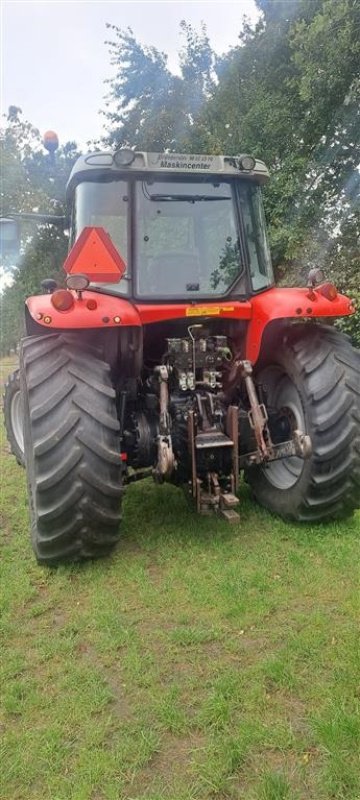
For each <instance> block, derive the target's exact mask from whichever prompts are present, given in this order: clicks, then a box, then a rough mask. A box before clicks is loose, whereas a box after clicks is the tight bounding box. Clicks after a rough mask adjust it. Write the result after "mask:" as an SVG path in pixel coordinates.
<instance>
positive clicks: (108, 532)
mask: <svg viewBox="0 0 360 800" xmlns="http://www.w3.org/2000/svg"><path fill="white" fill-rule="evenodd" d="M268 178H269V173H268V170H267V168H266V166H265V164H264V163H263V162H262V161H260V160H258V159H255V158H253V157H252V156H251V155H247V154H243V155H239V156H229V157H228V156H224V155H194V154H174V153H160V154H159V153H150V152H149V153H147V152H140V151H135V150H131V149H127V148H119V149H117V150H115V151H113V152H96V153H90V154H88V155H85V156H82V157H80V158H79V159H78V161H77V162H76V164H75V166H74V167H73V170H72V172H71V175H70V178H69V181H68V186H67V204H68V212H69V217H68V219H69V229H70V248H69V254H68V257H67V259H66V261H65V264H64V270H65V273H66V279H65V283H64V286H66V288H61V287H59V286H58V285H57V284H56V283H55V282H54V281H53V280H51V279H49V280H46V281H44V282H43V293H42V294H39V295H36V296H33V297H29V298H28V299H27V300H26V304H25V329H26V336H25V337H24V338H23V339H22V342H21V352H20V367H19V374H17V373H15V374H14V375H13V376H11V377H10V380H9V382H8V385H7V389H6V395H5V421H6V428H7V433H8V438H9V441H10V444H11V446H12V449H13V451H14V453H15V455H16V456H17V458H18V460H19V461H20V462H22V461H23V462H24V463H25V466H26V473H27V484H28V494H29V512H30V526H31V539H32V546H33V549H34V552H35V556H36V558H37V560H38V562H40V563H43V564H48V565H57V564H59V563H63V562H71V561H78V560H81V559H86V558H96V557H100V556H104V555H107V554H109V553H110V552H111V551H112V550H113V548H114V547H115V546H116V544H117V543H118V541H119V539H120V536H121V533H120V522H121V505H122V499H123V494H124V490H125V488H126V486H127V485H128V484H130V483H132V482H134V481H138V480H140V479H142V478H147V477H149V476H152V477H153V479H154V480H155V481H156V482H157V483H158V484H163V483H172V484H175V485H177V486H182V487H184V488H185V490H186V493H187V494H188V496H189V498H190V501H191V502H192V503H193V506H194V510H196V511H197V512H198V513H202V514H207V515H213V514H216V515H218V516H220V517H222V518H223V519H225V520H228V521H229V522H232V523H235V524H237V523H239V520H240V515H239V509H240V506H239V498H238V488H239V479H240V475H241V474H242V475H243V477H244V479H245V481H246V482H247V484H248V485H249V487H250V489H251V492H252V495H253V496H254V498H255V499H256V500H257V501H258V502H259V503H260V504H261V505H262V506H264V507H265V508H267V509H268V510H269V511H270V512H272V513H274V514H277V515H280V516H281V517H283V518H285V519H288V520H294V521H299V522H301V521H304V522H307V523H309V524H313V523H318V522H325V521H327V520H336V519H342V518H345V517H347V516H349V515H351V514H352V513H353V511H354V510H355V509H356V508H358V507H359V505H360V359H359V354H358V352H357V351H355V349H354V348H353V347H352V346H351V343H350V340H349V339H348V338H347V337H345V336H344V335H343V334H341V333H340V332H339V331H338V330H337V329H336V327H334V325H333V322H334V320H335V319H336V318H338V317H343V316H346V315H350V314H352V313H354V311H355V308H354V304H353V302H352V301H351V299H349V298H348V297H346V296H344V295H343V294H340V293H339V292H338V291H337V288H336V286H335V285H334V284H333V283H331V282H329V281H327V280H326V279H325V276H324V274H323V273H322V271H320V270H319V269H317V268H312V269H311V270H310V272H309V276H308V280H307V283H306V285H304V286H302V287H299V288H280V287H277V286H276V285H275V282H274V274H273V269H272V263H271V257H270V251H269V245H268V240H267V231H266V223H265V216H264V210H263V204H262V185H263V184H264V183H265V182H266V181H267V180H268ZM6 222H7V224H8V225H9V220H7V221H6ZM139 514H141V511H139Z"/></svg>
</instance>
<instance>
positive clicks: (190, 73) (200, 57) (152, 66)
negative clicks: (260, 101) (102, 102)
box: [104, 21, 217, 151]
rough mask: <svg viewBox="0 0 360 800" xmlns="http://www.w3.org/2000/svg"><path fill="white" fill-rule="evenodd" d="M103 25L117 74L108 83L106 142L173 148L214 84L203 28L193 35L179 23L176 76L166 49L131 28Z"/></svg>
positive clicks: (211, 57) (187, 130)
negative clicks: (141, 40) (181, 39)
mask: <svg viewBox="0 0 360 800" xmlns="http://www.w3.org/2000/svg"><path fill="white" fill-rule="evenodd" d="M108 28H109V29H110V30H111V31H112V32H113V37H114V38H113V40H112V41H109V42H107V44H108V45H109V47H110V54H111V63H112V65H113V66H115V69H116V74H115V77H114V78H112V79H110V80H108V81H107V83H108V84H109V87H110V91H109V95H108V97H107V100H106V108H107V110H106V111H105V112H104V114H105V117H106V119H107V122H108V128H109V132H108V134H107V136H106V137H105V139H104V142H105V144H108V145H110V146H118V145H120V144H121V145H125V146H131V147H136V148H137V149H143V150H155V151H162V150H170V151H171V150H172V151H176V150H177V149H178V148H179V146H180V143H181V142H183V141H185V140H186V139H187V138H188V136H189V133H190V131H191V128H192V126H193V124H194V121H195V119H196V117H197V115H198V114H199V112H200V110H201V109H202V107H203V105H204V102H206V100H207V98H208V97H209V96H210V93H211V91H212V89H213V87H214V76H215V69H216V64H217V60H216V57H215V54H214V53H213V51H212V50H211V47H210V43H209V39H208V36H207V34H206V29H205V26H204V25H203V26H202V28H201V32H200V33H197V32H196V31H195V30H194V29H193V28H192V26H191V25H188V24H187V23H186V22H184V21H182V22H181V24H180V31H181V34H182V36H183V37H184V39H185V42H184V45H183V47H182V49H181V52H180V54H179V55H180V71H181V74H180V76H177V75H173V74H172V73H171V72H170V70H169V68H168V66H167V56H166V55H165V53H161V52H159V51H158V50H157V49H156V48H154V47H143V46H142V45H141V44H139V42H137V40H136V39H135V37H134V35H133V32H132V31H131V29H130V28H128V29H127V30H126V31H122V30H121V29H120V28H118V27H117V26H116V25H108Z"/></svg>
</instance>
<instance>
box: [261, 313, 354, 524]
mask: <svg viewBox="0 0 360 800" xmlns="http://www.w3.org/2000/svg"><path fill="white" fill-rule="evenodd" d="M276 375H277V376H278V381H276V379H275V378H276ZM269 377H270V382H271V380H272V382H273V388H272V389H271V390H270V394H272V397H268V402H269V404H271V400H275V401H276V400H278V402H279V404H280V406H282V405H283V402H284V399H285V404H287V402H286V398H287V397H288V398H289V400H288V404H289V405H290V406H291V405H292V406H295V405H296V398H298V405H299V407H298V409H295V415H296V416H298V420H297V421H298V423H299V417H300V422H301V421H302V422H303V425H304V427H305V432H306V433H308V434H310V436H311V440H312V447H313V452H312V456H311V458H310V459H309V460H308V461H304V462H301V461H300V459H294V458H292V459H287V460H285V463H284V464H283V465H282V466H281V462H273V463H272V464H269V465H268V466H261V467H257V466H256V467H251V468H249V469H248V470H247V474H246V479H247V481H248V483H249V484H250V485H251V487H252V489H253V492H254V494H255V497H256V498H257V500H258V501H259V502H260V503H261V504H262V505H264V506H265V507H266V508H268V509H269V510H270V511H273V512H274V513H277V514H280V515H281V516H283V517H285V518H287V519H292V520H299V521H302V520H303V521H307V522H313V521H314V522H315V521H326V520H331V519H341V518H344V517H346V516H349V515H350V514H351V513H352V512H353V511H354V509H356V508H359V507H360V358H359V353H358V351H356V350H354V348H353V347H352V346H351V344H350V340H349V339H348V338H347V337H346V336H344V335H342V334H341V333H339V332H338V331H336V330H335V328H332V327H328V326H325V325H316V324H314V325H306V326H303V325H293V326H289V328H288V329H287V331H285V333H284V334H283V335H282V340H281V342H279V343H278V346H277V347H276V348H274V350H273V353H272V355H271V357H269V358H268V362H267V364H264V363H263V364H262V366H261V367H260V369H259V371H258V375H257V379H258V381H259V383H261V382H262V381H263V382H264V383H265V384H266V382H267V380H269ZM281 381H283V383H282V384H281ZM286 381H287V383H286ZM281 386H283V390H282V389H281ZM286 387H287V388H286ZM275 404H276V402H275ZM286 462H287V463H286ZM299 462H300V465H299ZM286 467H287V470H288V471H287V472H286ZM291 476H292V477H291Z"/></svg>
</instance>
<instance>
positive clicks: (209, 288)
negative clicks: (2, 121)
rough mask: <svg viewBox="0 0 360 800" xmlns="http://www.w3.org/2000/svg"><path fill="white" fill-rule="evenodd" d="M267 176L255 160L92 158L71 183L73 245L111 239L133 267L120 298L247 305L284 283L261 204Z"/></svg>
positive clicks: (125, 154) (120, 154)
mask: <svg viewBox="0 0 360 800" xmlns="http://www.w3.org/2000/svg"><path fill="white" fill-rule="evenodd" d="M267 177H268V172H267V170H266V167H265V165H264V164H263V162H261V161H257V160H255V159H254V158H252V157H251V156H239V157H236V158H233V157H227V156H220V155H219V156H216V155H214V156H212V155H208V156H199V155H176V154H168V155H164V154H158V153H142V152H136V153H135V152H133V151H130V150H119V151H117V152H115V153H114V155H113V156H112V155H111V154H109V153H96V154H92V155H88V156H85V157H82V158H80V159H79V160H78V161H77V163H76V165H75V167H74V169H73V171H72V173H71V176H70V180H69V185H68V202H69V205H70V207H71V220H72V225H71V241H72V244H73V243H74V242H75V241H76V240H77V239H78V237H79V236H80V234H81V232H82V231H83V229H84V228H87V227H101V228H103V229H104V230H105V231H106V232H107V233H108V234H109V236H110V238H111V241H112V243H113V244H114V245H115V247H116V249H117V250H118V252H119V254H120V256H121V258H122V259H123V261H124V262H125V264H126V271H125V272H124V273H123V275H122V278H121V280H120V281H119V282H118V284H113V285H112V286H111V293H112V294H118V295H122V296H127V297H131V298H134V299H139V300H144V301H146V300H153V299H155V298H156V301H158V302H161V301H162V300H163V301H171V300H183V301H186V302H189V301H193V300H195V301H199V300H217V299H219V298H224V299H225V298H228V297H247V296H249V295H251V294H254V293H257V292H260V291H263V290H264V289H267V288H269V287H270V286H271V285H272V284H273V281H274V278H273V272H272V266H271V258H270V252H269V246H268V241H267V236H266V226H265V217H264V211H263V205H262V198H261V184H262V183H264V181H265V180H266V179H267ZM97 286H98V288H101V281H100V282H98V283H97ZM108 291H109V287H108Z"/></svg>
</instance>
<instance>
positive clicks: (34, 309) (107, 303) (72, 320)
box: [26, 292, 141, 329]
mask: <svg viewBox="0 0 360 800" xmlns="http://www.w3.org/2000/svg"><path fill="white" fill-rule="evenodd" d="M71 294H72V295H73V297H74V305H73V307H72V308H71V309H69V311H57V309H56V308H54V306H53V304H52V302H51V295H50V294H42V295H36V296H34V297H29V298H28V299H27V300H26V305H27V308H28V310H29V313H30V316H31V317H32V318H33V319H34V320H35V322H37V323H38V325H43V326H44V328H48V329H51V328H64V329H72V328H111V327H113V328H119V327H120V328H121V327H122V326H125V325H127V326H129V325H130V326H134V325H137V326H140V325H141V320H140V317H139V314H138V311H137V309H136V308H135V306H133V305H132V303H129V301H128V300H125V299H123V298H122V297H114V296H113V295H110V294H102V293H101V292H82V296H81V299H79V298H78V297H77V295H76V293H75V292H72V293H71ZM94 301H95V302H96V308H92V307H91V306H93V305H94Z"/></svg>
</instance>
